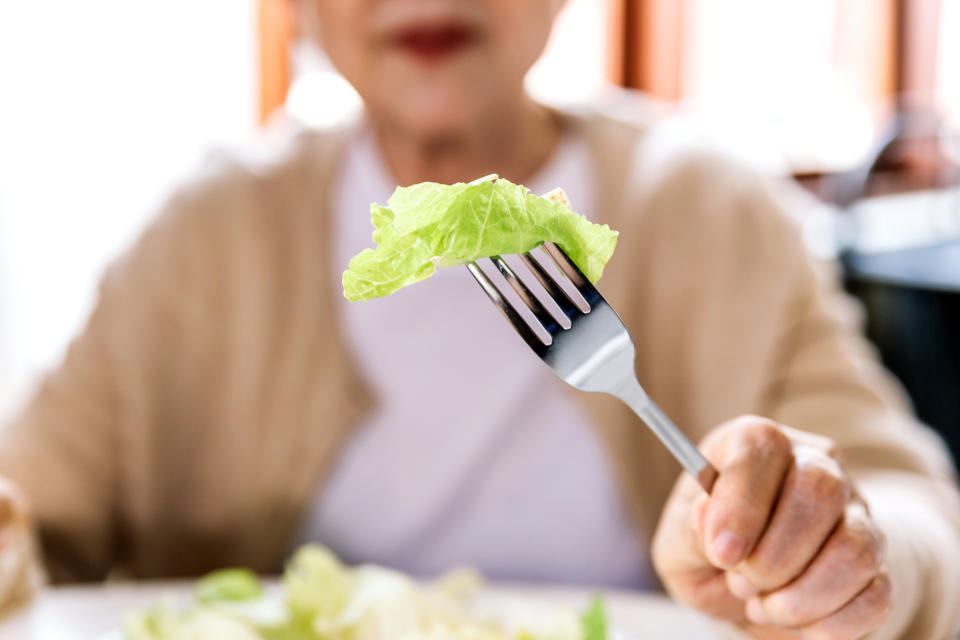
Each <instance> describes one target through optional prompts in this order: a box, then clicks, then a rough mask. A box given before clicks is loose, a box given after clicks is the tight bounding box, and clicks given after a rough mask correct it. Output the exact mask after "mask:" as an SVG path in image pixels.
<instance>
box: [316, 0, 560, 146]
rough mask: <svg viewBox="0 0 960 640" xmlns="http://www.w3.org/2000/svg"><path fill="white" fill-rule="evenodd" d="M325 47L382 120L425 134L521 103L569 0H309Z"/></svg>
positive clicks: (501, 113)
mask: <svg viewBox="0 0 960 640" xmlns="http://www.w3.org/2000/svg"><path fill="white" fill-rule="evenodd" d="M312 1H313V2H314V3H315V5H316V8H317V14H318V17H319V24H320V37H321V40H322V42H321V44H322V46H323V48H324V49H325V50H326V52H327V55H328V56H329V57H330V59H331V61H332V62H333V64H334V65H335V66H336V67H337V68H338V69H339V70H340V72H341V73H342V74H343V75H344V76H345V77H346V78H347V80H349V81H350V82H351V83H352V84H353V86H354V87H356V89H357V91H358V92H359V93H360V95H361V96H362V97H363V99H364V101H365V102H366V104H367V108H368V109H369V110H370V112H371V114H372V115H373V117H374V119H376V120H377V121H378V122H379V123H380V124H381V125H383V126H387V127H392V128H396V129H398V130H400V131H402V132H404V133H407V134H413V135H418V136H443V135H449V134H454V135H455V134H457V133H458V132H461V131H464V130H467V129H469V128H475V127H483V126H485V125H486V124H490V123H495V122H496V120H497V119H498V118H501V117H506V116H509V115H510V114H509V110H511V109H514V108H517V107H518V105H520V104H522V96H523V77H524V75H525V74H526V72H527V70H528V69H529V68H530V67H531V65H533V63H534V61H535V60H536V59H537V57H538V56H539V55H540V53H541V52H542V51H543V48H544V45H545V44H546V41H547V37H548V35H549V33H550V26H551V23H552V21H553V18H554V17H555V15H556V13H557V11H558V10H559V8H560V6H561V5H562V0H312Z"/></svg>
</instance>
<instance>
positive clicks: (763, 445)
mask: <svg viewBox="0 0 960 640" xmlns="http://www.w3.org/2000/svg"><path fill="white" fill-rule="evenodd" d="M743 438H744V441H745V442H746V443H747V444H748V445H749V447H750V449H751V450H752V451H754V452H755V453H757V454H759V455H762V456H764V457H766V458H777V457H781V456H786V455H789V454H790V450H791V445H790V439H789V438H787V436H786V435H785V434H784V433H783V432H782V431H781V430H780V429H779V428H778V427H777V426H776V425H775V424H774V423H772V422H770V421H769V420H758V421H756V422H752V423H751V424H750V426H748V427H747V428H746V429H745V430H744V434H743Z"/></svg>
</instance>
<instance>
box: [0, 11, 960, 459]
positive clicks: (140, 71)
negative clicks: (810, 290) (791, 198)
mask: <svg viewBox="0 0 960 640" xmlns="http://www.w3.org/2000/svg"><path fill="white" fill-rule="evenodd" d="M295 11H296V8H295V4H293V3H290V2H288V0H204V1H203V2H196V1H195V0H166V1H165V2H145V1H140V2H130V1H129V0H89V1H87V2H76V1H75V0H47V1H46V2H42V3H39V2H13V1H11V0H4V1H3V2H0V412H2V414H3V415H4V416H6V415H8V414H9V413H10V412H11V411H13V410H15V408H16V407H17V405H18V403H19V402H20V401H21V399H22V398H23V397H24V394H25V393H26V392H27V391H28V390H29V389H30V386H31V384H32V383H33V381H34V380H35V377H36V375H37V374H38V373H40V372H42V371H43V370H45V369H47V368H48V367H50V366H51V365H52V364H54V363H55V362H56V361H57V359H58V358H59V357H60V355H61V353H62V351H63V348H64V346H65V345H66V343H67V341H68V340H69V338H70V336H71V335H73V334H74V333H76V332H77V331H78V330H79V328H80V327H81V325H82V323H83V321H84V319H85V317H86V314H87V313H88V312H89V309H90V307H91V305H92V303H93V299H94V295H95V291H96V284H97V281H98V279H99V276H100V274H101V272H102V270H103V268H104V267H105V266H106V265H107V264H108V263H109V262H110V260H111V259H113V258H114V257H115V256H116V255H117V254H118V253H119V252H120V251H122V249H123V248H124V247H125V246H126V245H127V244H128V243H129V242H130V241H131V240H132V239H133V237H134V236H135V235H136V233H137V232H138V231H139V230H140V229H141V228H142V227H143V226H144V224H146V222H147V221H148V220H149V219H150V217H151V215H152V214H153V212H155V211H156V208H157V206H158V205H159V203H160V202H161V201H162V199H163V197H164V196H165V195H166V194H167V193H168V192H169V191H170V189H172V188H173V187H174V186H175V184H176V183H177V182H178V181H179V180H180V179H182V178H183V177H184V176H186V175H188V174H189V173H190V171H191V169H192V168H194V167H195V166H196V165H197V164H198V163H199V162H200V160H201V159H202V158H203V156H204V155H206V154H207V153H209V152H210V151H211V150H213V149H217V148H223V147H236V146H239V145H242V144H244V143H246V142H248V141H250V140H251V139H253V138H255V137H257V136H258V135H261V132H262V131H263V129H264V127H265V126H266V125H267V124H268V123H269V122H270V121H271V119H275V118H277V117H278V114H283V115H285V116H289V117H293V118H296V119H298V120H301V121H303V122H304V123H306V124H308V125H311V126H325V125H328V124H332V123H335V122H337V121H339V120H341V119H344V118H348V117H350V115H351V114H352V113H354V112H355V111H356V110H357V109H358V108H359V105H360V103H359V98H358V97H357V95H356V94H355V93H354V91H353V90H352V88H351V87H350V86H349V84H347V83H346V82H345V81H344V80H343V79H342V78H341V77H340V76H339V75H338V74H337V73H336V72H335V71H334V70H333V69H332V68H331V67H330V65H329V63H328V62H327V61H326V60H325V58H324V56H323V54H322V52H320V51H318V50H317V49H316V48H314V47H312V46H311V45H309V44H307V43H306V41H305V39H302V38H298V37H297V36H296V34H295V30H294V29H293V25H294V24H295V23H296V20H295V17H296V16H295V15H294V13H295ZM958 36H960V0H568V1H567V3H566V5H565V8H564V9H563V13H562V15H561V18H560V20H559V21H558V22H557V24H556V28H555V31H554V33H553V35H552V37H551V41H550V43H549V46H548V48H547V51H546V52H545V54H544V56H543V58H542V59H541V60H540V62H539V63H538V64H537V65H536V66H535V67H534V68H533V69H532V71H531V72H530V74H529V76H528V78H527V82H528V86H529V91H530V92H531V93H532V94H533V95H534V96H535V97H537V98H538V99H540V100H542V101H545V102H548V103H552V104H560V105H576V104H581V103H585V102H591V103H594V104H601V105H602V106H603V108H604V109H608V110H610V111H613V112H620V113H625V114H628V113H630V112H632V111H635V110H646V111H651V112H654V113H662V114H663V115H664V117H668V118H671V119H675V120H676V121H677V122H682V123H684V124H683V126H681V127H679V128H678V131H681V130H682V131H688V132H691V131H693V132H696V135H703V136H705V137H709V138H710V139H711V140H713V141H715V143H716V144H718V145H722V146H723V147H724V148H725V149H726V150H727V151H729V152H731V153H733V154H735V155H737V156H738V157H739V158H741V159H742V160H744V161H746V162H748V163H750V164H752V165H754V166H756V167H757V168H759V169H760V170H762V171H765V172H768V173H772V174H776V175H780V176H784V177H786V178H788V179H792V180H796V181H797V182H798V183H799V184H801V185H802V186H803V187H804V188H806V189H807V190H808V191H810V192H811V193H813V194H814V195H815V196H816V197H817V199H818V202H819V203H820V204H819V205H818V206H817V207H813V208H811V209H810V210H809V211H808V213H807V214H806V216H807V219H806V221H805V224H806V227H807V239H808V241H809V243H810V246H811V249H813V250H814V251H816V252H817V253H819V254H821V255H826V256H835V257H838V258H839V259H840V261H841V264H842V265H843V269H844V275H845V279H846V283H847V287H848V289H849V290H850V291H851V292H852V293H854V294H855V295H857V296H858V297H859V298H860V299H861V300H862V301H863V302H864V305H865V309H866V311H867V314H866V321H867V331H868V334H869V336H870V337H871V339H873V340H874V341H875V342H876V343H877V345H878V346H879V348H880V350H881V353H882V355H883V358H884V361H885V362H886V363H887V365H888V366H889V367H890V368H891V369H892V370H893V371H894V372H895V373H896V374H897V375H898V377H899V378H900V379H901V381H902V382H903V383H904V384H905V386H906V387H907V389H908V391H909V392H910V394H911V396H912V398H913V400H914V403H915V406H916V409H917V411H918V413H919V414H920V417H921V418H922V419H924V420H925V421H926V422H928V423H929V424H931V425H933V426H934V427H936V428H937V429H939V430H940V431H941V433H943V434H944V435H945V437H946V438H947V440H948V442H949V443H950V444H951V447H952V448H953V451H954V454H955V456H956V455H958V454H960V136H958V130H960V37H958ZM51 178H55V180H52V179H51Z"/></svg>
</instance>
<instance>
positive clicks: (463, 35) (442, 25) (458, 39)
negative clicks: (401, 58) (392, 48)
mask: <svg viewBox="0 0 960 640" xmlns="http://www.w3.org/2000/svg"><path fill="white" fill-rule="evenodd" d="M477 37H478V34H477V32H476V30H474V29H471V28H470V27H469V26H467V25H465V24H463V23H460V22H436V23H429V24H427V23H424V24H418V25H412V26H410V27H406V28H404V29H401V30H400V31H398V32H397V34H396V36H395V37H394V38H393V42H394V44H395V45H396V47H397V48H398V49H400V50H401V51H404V52H405V53H409V54H411V55H413V56H416V57H417V58H420V59H422V60H426V61H434V60H439V59H441V58H445V57H447V56H450V55H453V54H455V53H458V52H460V51H462V50H463V49H465V48H466V47H468V46H470V45H471V44H473V43H474V42H475V41H476V40H477Z"/></svg>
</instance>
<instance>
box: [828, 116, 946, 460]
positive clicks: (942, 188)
mask: <svg viewBox="0 0 960 640" xmlns="http://www.w3.org/2000/svg"><path fill="white" fill-rule="evenodd" d="M958 149H960V133H958V132H956V131H952V132H951V131H948V130H947V129H946V128H945V126H944V125H943V124H942V122H941V121H940V120H939V119H938V118H936V117H935V114H933V113H932V112H929V111H920V112H914V113H901V114H900V115H898V116H897V117H896V118H894V120H893V123H892V125H891V127H890V129H889V131H888V132H887V134H886V135H885V136H883V138H882V141H881V143H880V144H879V145H878V146H877V149H876V152H875V153H874V154H872V157H871V158H870V159H869V161H868V162H867V163H866V164H865V165H864V166H863V167H862V168H861V169H859V170H855V171H852V172H849V173H845V174H840V175H836V176H833V177H831V179H830V180H829V181H827V182H825V183H823V184H822V191H821V195H822V196H826V198H827V199H828V200H831V201H833V202H834V203H835V204H837V205H838V206H840V207H841V214H840V220H839V222H840V224H839V225H838V228H840V229H841V230H842V231H843V233H842V236H843V237H841V238H840V247H841V251H840V254H839V257H840V261H841V264H842V265H843V268H844V275H845V281H846V286H847V289H848V290H849V291H850V292H851V293H852V294H853V295H855V296H856V297H857V298H859V299H860V300H861V302H862V303H863V304H864V306H865V307H866V311H867V326H866V330H867V335H868V336H869V338H870V339H871V340H872V341H873V342H874V343H875V344H876V345H877V347H878V348H879V350H880V353H881V356H882V358H883V362H884V364H885V365H886V366H887V367H888V368H889V369H890V370H891V371H892V372H893V373H894V374H895V375H896V376H897V377H898V378H899V379H900V381H901V382H902V383H903V384H904V386H905V387H906V389H907V391H908V393H909V394H910V396H911V399H912V400H913V402H914V407H915V409H916V411H917V414H918V415H919V417H920V418H921V419H922V420H923V421H924V422H925V423H927V424H929V425H930V426H932V427H934V428H935V429H937V430H938V431H939V432H940V433H941V434H942V435H943V437H944V438H945V439H946V440H947V443H948V444H949V446H950V449H951V451H952V452H953V455H954V459H955V460H960V233H958V231H960V159H958ZM905 191H915V192H919V193H921V194H922V193H937V194H939V195H941V196H943V195H946V196H947V197H946V198H942V197H941V199H940V201H941V205H942V206H946V207H947V210H945V211H938V212H936V213H937V214H938V218H939V220H940V224H941V226H942V227H945V228H943V232H942V235H941V236H940V237H933V236H928V237H927V240H926V241H925V242H922V243H920V244H916V240H915V238H916V235H917V234H914V233H913V232H914V231H915V230H917V229H918V228H921V227H922V226H923V225H924V224H926V225H928V226H929V221H928V220H923V219H921V218H922V216H924V215H926V217H928V218H929V214H930V212H929V211H928V210H924V209H923V208H922V207H918V206H909V205H907V206H903V211H902V212H897V215H898V217H899V216H902V217H903V218H902V219H901V220H900V221H899V222H898V223H897V224H899V225H901V226H902V229H903V233H902V242H903V243H904V245H905V246H902V247H897V246H890V243H889V241H888V243H887V246H885V247H882V248H880V249H878V248H876V247H873V248H871V247H869V246H864V245H865V244H868V243H864V242H862V239H863V238H864V237H867V236H869V235H870V231H871V230H870V229H869V228H868V225H869V224H870V220H871V219H870V217H866V216H863V215H862V214H861V215H854V209H855V208H856V207H863V206H864V205H866V204H867V203H869V202H870V201H871V200H874V201H882V200H883V194H890V193H902V192H905ZM887 199H888V200H889V199H891V198H890V197H889V196H888V198H887ZM900 201H902V202H904V203H906V202H907V200H905V199H901V200H898V202H900ZM917 202H919V201H917ZM888 213H889V212H888ZM944 220H945V221H947V223H948V224H946V225H944V223H943V221H944ZM951 221H952V222H951ZM874 222H875V223H881V224H888V225H889V224H890V222H891V219H890V217H889V215H888V216H887V217H886V218H885V219H883V220H880V219H876V220H875V221H874ZM887 235H890V234H887ZM919 235H920V236H921V237H922V236H923V234H919ZM911 236H913V238H914V240H913V241H911ZM911 242H913V244H911Z"/></svg>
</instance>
